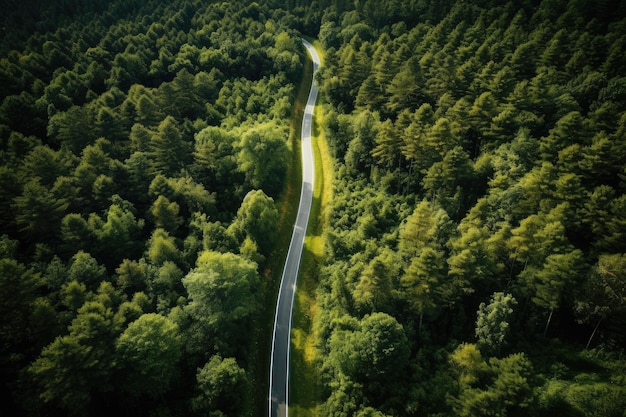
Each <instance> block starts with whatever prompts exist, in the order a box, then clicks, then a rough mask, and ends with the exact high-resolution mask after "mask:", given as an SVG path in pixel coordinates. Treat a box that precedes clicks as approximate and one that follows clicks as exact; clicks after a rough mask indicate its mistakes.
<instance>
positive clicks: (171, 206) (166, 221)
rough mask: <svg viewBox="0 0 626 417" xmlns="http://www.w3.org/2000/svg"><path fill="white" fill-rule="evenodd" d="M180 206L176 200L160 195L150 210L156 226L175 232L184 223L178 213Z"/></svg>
mask: <svg viewBox="0 0 626 417" xmlns="http://www.w3.org/2000/svg"><path fill="white" fill-rule="evenodd" d="M179 210H180V206H179V205H178V204H177V203H176V202H175V201H170V200H169V199H168V198H167V197H165V196H163V195H159V197H158V198H157V199H156V201H155V202H154V204H153V205H152V208H151V209H150V212H151V214H152V217H153V218H154V224H155V226H156V227H158V228H160V229H163V230H166V231H167V232H169V233H175V232H176V230H177V229H178V227H179V226H180V225H181V224H182V223H183V219H182V218H181V217H180V216H179V215H178V212H179Z"/></svg>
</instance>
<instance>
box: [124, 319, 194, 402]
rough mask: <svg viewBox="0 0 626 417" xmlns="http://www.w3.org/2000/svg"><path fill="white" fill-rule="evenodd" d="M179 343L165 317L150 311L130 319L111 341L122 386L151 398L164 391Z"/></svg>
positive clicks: (175, 328)
mask: <svg viewBox="0 0 626 417" xmlns="http://www.w3.org/2000/svg"><path fill="white" fill-rule="evenodd" d="M181 343H182V342H181V336H180V334H179V332H178V326H177V325H176V324H175V323H174V322H172V320H170V319H168V318H167V317H163V316H161V315H159V314H154V313H150V314H144V315H142V316H141V317H139V318H138V319H137V320H135V321H133V322H132V323H130V325H129V326H128V327H127V328H126V330H124V332H123V333H122V334H121V335H120V337H119V338H118V339H117V342H116V344H115V346H116V352H117V354H118V355H119V357H120V361H121V364H120V365H121V367H122V369H123V370H124V375H125V378H124V380H123V382H122V385H123V387H124V389H125V390H126V391H127V392H128V393H129V394H130V395H133V396H140V395H143V394H146V395H148V396H150V397H153V398H156V397H158V396H160V395H162V394H163V393H165V392H167V390H168V389H169V388H170V384H171V382H172V381H173V379H174V377H175V375H176V373H177V370H178V367H179V365H178V361H179V359H180V356H181Z"/></svg>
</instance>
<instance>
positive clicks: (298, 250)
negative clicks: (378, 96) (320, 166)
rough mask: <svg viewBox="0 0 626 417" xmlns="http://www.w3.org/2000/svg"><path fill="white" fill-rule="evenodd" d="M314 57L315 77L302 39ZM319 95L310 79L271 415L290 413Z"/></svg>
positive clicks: (277, 325) (280, 303) (277, 329)
mask: <svg viewBox="0 0 626 417" xmlns="http://www.w3.org/2000/svg"><path fill="white" fill-rule="evenodd" d="M302 43H303V44H304V46H305V47H306V49H307V51H308V52H309V55H310V56H311V59H312V60H313V75H314V77H313V80H314V79H315V71H317V68H318V67H319V65H320V58H319V55H318V54H317V51H316V50H315V48H313V45H311V44H310V43H308V42H307V41H305V40H304V39H303V40H302ZM316 99H317V87H316V86H315V82H314V81H311V91H310V92H309V99H308V100H307V104H306V108H305V110H304V117H303V118H302V145H301V146H302V191H301V194H300V206H299V207H298V215H297V217H296V224H295V225H294V228H293V234H292V235H291V243H290V244H289V252H288V253H287V260H286V261H285V269H284V270H283V277H282V279H281V282H280V290H279V292H278V300H277V301H276V316H275V318H274V332H273V335H272V353H271V355H272V357H271V361H270V391H269V416H270V417H287V415H288V414H289V411H288V405H289V348H290V343H291V316H292V311H293V300H294V295H295V292H296V280H297V278H298V269H299V267H300V257H301V255H302V247H303V246H304V237H305V235H306V227H307V223H308V222H309V213H310V212H311V202H312V200H313V179H314V177H315V165H314V162H313V148H312V146H311V123H312V120H313V109H314V107H315V100H316Z"/></svg>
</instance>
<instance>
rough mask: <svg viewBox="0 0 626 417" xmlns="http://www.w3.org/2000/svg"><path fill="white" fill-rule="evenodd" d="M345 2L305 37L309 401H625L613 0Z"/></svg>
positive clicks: (447, 404) (497, 411) (343, 409)
mask: <svg viewBox="0 0 626 417" xmlns="http://www.w3.org/2000/svg"><path fill="white" fill-rule="evenodd" d="M353 6H354V7H346V8H340V7H334V8H333V7H331V8H329V9H327V10H326V12H325V13H324V15H323V17H322V21H321V26H320V32H319V39H320V41H321V42H322V44H323V46H324V50H325V54H326V59H325V65H324V66H323V67H322V69H321V71H320V74H319V82H320V85H321V90H322V94H323V96H324V97H325V99H326V100H327V101H328V104H327V105H325V107H324V111H325V114H324V123H323V129H324V131H325V135H326V137H327V138H328V140H329V142H330V144H331V147H332V151H333V154H334V157H335V159H336V161H335V163H336V166H337V175H336V177H337V180H336V185H335V196H334V200H333V204H332V209H331V215H330V219H331V220H330V222H331V230H330V231H329V242H330V243H329V247H328V248H327V255H326V262H325V266H324V268H323V272H322V274H321V277H320V285H319V287H318V295H317V302H318V304H319V309H320V317H319V318H318V320H317V328H316V331H317V332H318V341H319V342H318V344H319V347H320V351H321V353H320V355H319V357H320V358H321V359H320V365H321V368H322V372H321V378H322V384H323V387H324V393H323V395H324V398H323V404H322V407H321V413H322V414H323V415H328V416H374V415H375V416H383V415H384V416H387V415H389V416H392V415H404V416H444V415H446V416H447V415H455V416H487V415H489V416H505V415H506V416H522V415H535V416H541V415H546V416H548V415H567V416H622V415H623V410H624V409H625V408H626V400H625V398H626V380H624V374H625V371H626V369H625V363H624V356H623V354H624V348H625V347H626V333H625V332H624V328H625V326H626V269H625V266H626V263H625V260H626V255H625V252H626V196H625V195H624V191H625V189H626V136H625V134H626V130H625V129H624V127H625V126H626V95H625V92H626V90H625V87H626V58H625V57H626V55H624V50H625V48H624V47H625V43H624V42H625V41H626V20H625V17H626V8H625V5H624V2H618V1H603V2H595V1H594V2H592V1H569V2H559V1H526V2H505V1H489V2H487V1H450V2H401V1H398V2H394V1H387V2H382V4H381V2H374V1H363V2H361V1H359V2H354V5H353Z"/></svg>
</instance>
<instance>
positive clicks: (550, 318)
mask: <svg viewBox="0 0 626 417" xmlns="http://www.w3.org/2000/svg"><path fill="white" fill-rule="evenodd" d="M552 313H554V309H553V308H551V309H550V315H549V316H548V321H547V322H546V328H545V329H544V331H543V337H546V335H547V334H548V327H550V321H552Z"/></svg>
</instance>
